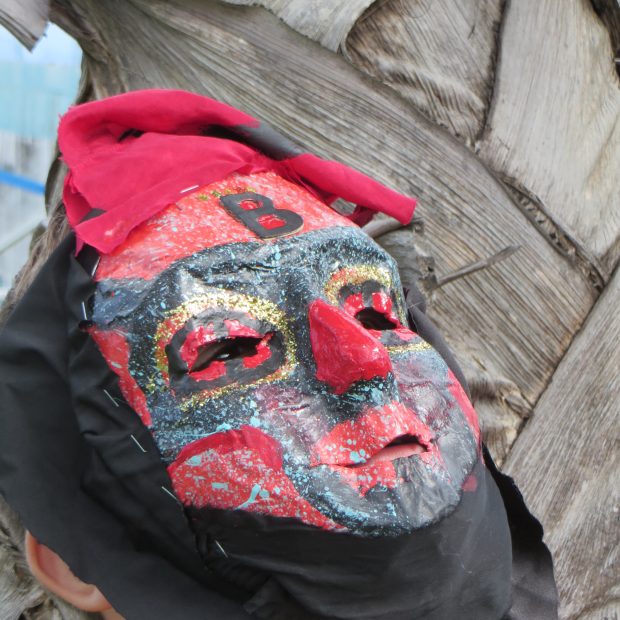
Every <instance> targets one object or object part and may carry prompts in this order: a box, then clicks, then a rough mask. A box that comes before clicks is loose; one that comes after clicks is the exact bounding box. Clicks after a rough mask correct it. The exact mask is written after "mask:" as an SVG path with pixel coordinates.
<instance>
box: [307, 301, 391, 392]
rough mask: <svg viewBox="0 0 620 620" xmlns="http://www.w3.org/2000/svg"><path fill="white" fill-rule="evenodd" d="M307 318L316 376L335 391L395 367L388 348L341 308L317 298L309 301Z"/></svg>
mask: <svg viewBox="0 0 620 620" xmlns="http://www.w3.org/2000/svg"><path fill="white" fill-rule="evenodd" d="M308 319H309V321H310V343H311V345H312V353H313V355H314V360H315V362H316V369H317V370H316V378H317V379H318V380H319V381H324V382H325V383H327V384H328V385H329V386H330V387H331V388H332V389H333V391H334V392H335V393H336V394H342V393H344V392H346V391H347V390H348V389H349V388H350V387H351V385H353V384H354V383H355V382H356V381H362V380H366V381H368V380H369V379H374V378H375V377H386V376H387V374H388V372H390V371H391V370H392V362H391V361H390V357H389V355H388V352H387V349H386V348H385V347H384V346H383V345H382V344H381V343H380V342H379V341H378V340H377V339H376V338H375V337H374V336H373V335H372V334H369V333H368V331H367V330H366V329H365V328H364V327H363V326H362V325H361V324H360V323H359V322H358V321H357V320H356V319H354V318H353V317H352V316H350V315H349V314H347V313H346V312H344V311H343V310H341V309H340V308H337V307H335V306H330V305H329V304H328V303H326V302H324V301H323V300H321V299H317V300H316V301H313V302H312V303H311V304H310V308H309V310H308Z"/></svg>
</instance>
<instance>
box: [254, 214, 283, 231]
mask: <svg viewBox="0 0 620 620" xmlns="http://www.w3.org/2000/svg"><path fill="white" fill-rule="evenodd" d="M256 221H257V222H258V223H259V224H260V225H261V226H262V227H263V228H266V229H267V230H273V229H274V228H280V227H282V226H284V225H285V224H286V222H285V221H284V220H283V219H282V218H281V217H278V216H277V215H273V213H268V214H267V215H261V216H260V217H259V218H258V219H257V220H256Z"/></svg>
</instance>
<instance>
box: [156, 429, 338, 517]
mask: <svg viewBox="0 0 620 620" xmlns="http://www.w3.org/2000/svg"><path fill="white" fill-rule="evenodd" d="M168 473H169V474H170V477H171V479H172V483H173V487H174V490H175V493H176V495H177V497H179V499H180V500H181V502H182V503H183V504H184V505H186V506H192V507H196V508H212V509H220V510H245V511H248V512H255V513H261V514H267V515H271V516H274V517H290V518H296V519H300V520H302V521H303V522H305V523H307V524H309V525H315V526H317V527H322V528H327V529H334V528H335V527H337V526H336V524H335V523H333V522H332V521H331V520H330V519H328V518H327V517H325V516H324V515H323V514H321V513H320V512H319V511H318V510H316V509H315V508H314V507H313V506H311V505H310V504H309V503H308V502H307V501H306V500H305V499H304V498H303V497H301V496H300V495H299V493H298V492H297V489H296V488H295V486H294V485H293V483H292V482H291V480H290V479H289V478H288V477H287V476H286V474H285V473H284V471H283V469H282V447H281V446H280V444H279V443H278V442H276V441H275V440H274V439H273V438H271V437H270V436H269V435H267V434H265V433H264V432H262V431H260V430H259V429H256V428H254V427H249V426H244V427H241V428H240V429H238V430H234V431H227V432H225V433H217V434H214V435H210V436H208V437H205V438H203V439H200V440H198V441H195V442H193V443H191V444H189V445H187V446H186V447H185V448H184V449H183V450H182V452H181V453H180V454H179V456H178V458H177V459H176V460H175V461H174V462H173V463H172V464H171V465H170V466H169V468H168Z"/></svg>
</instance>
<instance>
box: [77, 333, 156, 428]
mask: <svg viewBox="0 0 620 620" xmlns="http://www.w3.org/2000/svg"><path fill="white" fill-rule="evenodd" d="M89 334H90V336H91V337H92V339H93V340H94V341H95V343H96V344H97V347H98V348H99V350H100V351H101V355H103V357H104V358H105V361H106V362H107V364H108V366H109V367H110V369H111V370H112V371H113V372H114V373H115V374H116V375H117V376H118V384H119V387H120V389H121V392H122V394H123V397H124V398H125V400H126V401H127V402H128V403H129V405H130V407H131V408H132V409H133V410H134V411H135V412H136V413H137V414H138V415H139V416H140V419H141V420H142V423H143V424H144V425H145V426H150V425H151V412H150V411H149V408H148V405H147V403H146V396H145V395H144V392H143V391H142V390H141V389H140V386H139V385H138V384H137V383H136V380H135V379H134V378H133V377H132V376H131V374H130V373H129V343H128V342H127V339H126V337H125V335H124V334H122V333H121V332H118V331H114V330H110V331H102V330H99V329H97V328H92V329H90V330H89Z"/></svg>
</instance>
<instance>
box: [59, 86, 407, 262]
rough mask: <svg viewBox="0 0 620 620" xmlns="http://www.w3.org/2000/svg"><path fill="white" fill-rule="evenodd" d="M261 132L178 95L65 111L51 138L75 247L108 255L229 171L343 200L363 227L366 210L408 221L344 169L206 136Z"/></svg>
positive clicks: (390, 198) (209, 104)
mask: <svg viewBox="0 0 620 620" xmlns="http://www.w3.org/2000/svg"><path fill="white" fill-rule="evenodd" d="M259 125H260V122H259V121H258V120H256V119H254V118H252V117H251V116H249V115H247V114H245V113H244V112H241V111H239V110H236V109H235V108H233V107H231V106H228V105H226V104H224V103H220V102H218V101H214V100H213V99H209V98H208V97H203V96H200V95H196V94H192V93H188V92H184V91H175V90H143V91H133V92H130V93H127V94H123V95H118V96H115V97H110V98H109V99H103V100H101V101H94V102H92V103H86V104H83V105H80V106H76V107H74V108H71V109H70V110H69V111H68V112H67V113H66V114H65V116H64V117H63V118H62V119H61V122H60V128H59V132H58V140H59V145H60V150H61V152H62V157H63V159H64V161H65V162H66V164H67V166H68V167H69V173H68V174H67V177H66V180H65V187H64V194H63V198H64V202H65V207H66V210H67V216H68V218H69V222H70V224H71V226H72V227H73V228H74V230H75V231H76V235H77V238H78V249H79V247H80V246H81V245H82V244H83V243H88V244H89V245H92V246H94V247H95V248H97V249H98V250H99V251H100V252H103V253H109V252H111V251H113V250H114V249H115V248H116V247H117V246H118V245H120V244H121V243H122V242H123V241H124V240H125V239H126V237H127V235H128V234H129V233H130V232H131V230H132V229H133V228H135V227H136V226H138V225H139V224H141V223H142V222H144V221H145V220H147V219H149V218H150V217H151V216H153V215H154V214H155V213H157V212H158V211H160V210H161V209H163V208H164V207H166V206H167V205H168V204H170V203H172V202H176V201H177V200H178V199H179V198H180V197H181V196H182V195H183V194H182V191H183V190H185V189H187V188H188V187H192V186H196V185H198V186H201V185H206V184H208V183H211V182H213V181H217V180H219V179H222V178H224V177H226V176H228V175H230V174H232V173H233V172H239V173H241V174H250V173H252V172H263V171H265V170H274V171H275V172H277V173H278V174H280V175H281V176H283V177H284V178H286V179H288V180H290V181H293V182H296V183H299V184H302V185H303V186H304V187H306V188H307V189H308V190H310V191H311V192H312V193H313V194H315V195H316V196H317V197H318V198H319V199H321V200H323V201H324V202H327V203H328V204H329V203H330V202H332V201H333V200H334V199H336V198H338V197H341V198H344V199H345V200H347V201H349V202H352V203H354V204H356V205H358V207H359V208H358V209H357V210H356V213H355V214H354V215H353V219H354V221H356V222H357V223H360V224H362V223H364V221H365V220H367V219H369V218H368V211H369V210H370V211H371V212H376V211H380V212H383V213H386V214H388V215H391V216H392V217H395V218H396V219H398V220H399V221H400V222H402V223H403V224H405V223H407V222H409V221H410V219H411V216H412V215H413V210H414V208H415V200H414V199H413V198H410V197H407V196H404V195H402V194H399V193H398V192H395V191H393V190H391V189H388V188H387V187H385V186H384V185H382V184H381V183H379V182H377V181H375V180H373V179H371V178H370V177H368V176H366V175H364V174H362V173H361V172H358V171H356V170H353V169H351V168H348V167H347V166H345V165H343V164H340V163H338V162H334V161H326V160H323V159H321V158H319V157H317V156H316V155H312V154H310V153H302V154H300V155H295V156H292V157H290V158H288V159H283V160H274V159H271V158H269V157H267V156H266V155H264V154H263V153H260V152H259V151H257V150H255V149H253V148H251V147H249V146H247V145H245V144H243V143H241V142H236V141H234V140H228V139H223V138H216V137H210V136H205V135H204V134H205V133H206V132H207V130H208V128H210V127H214V126H220V127H238V126H244V127H250V128H257V127H259ZM136 132H139V134H137V133H136Z"/></svg>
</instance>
